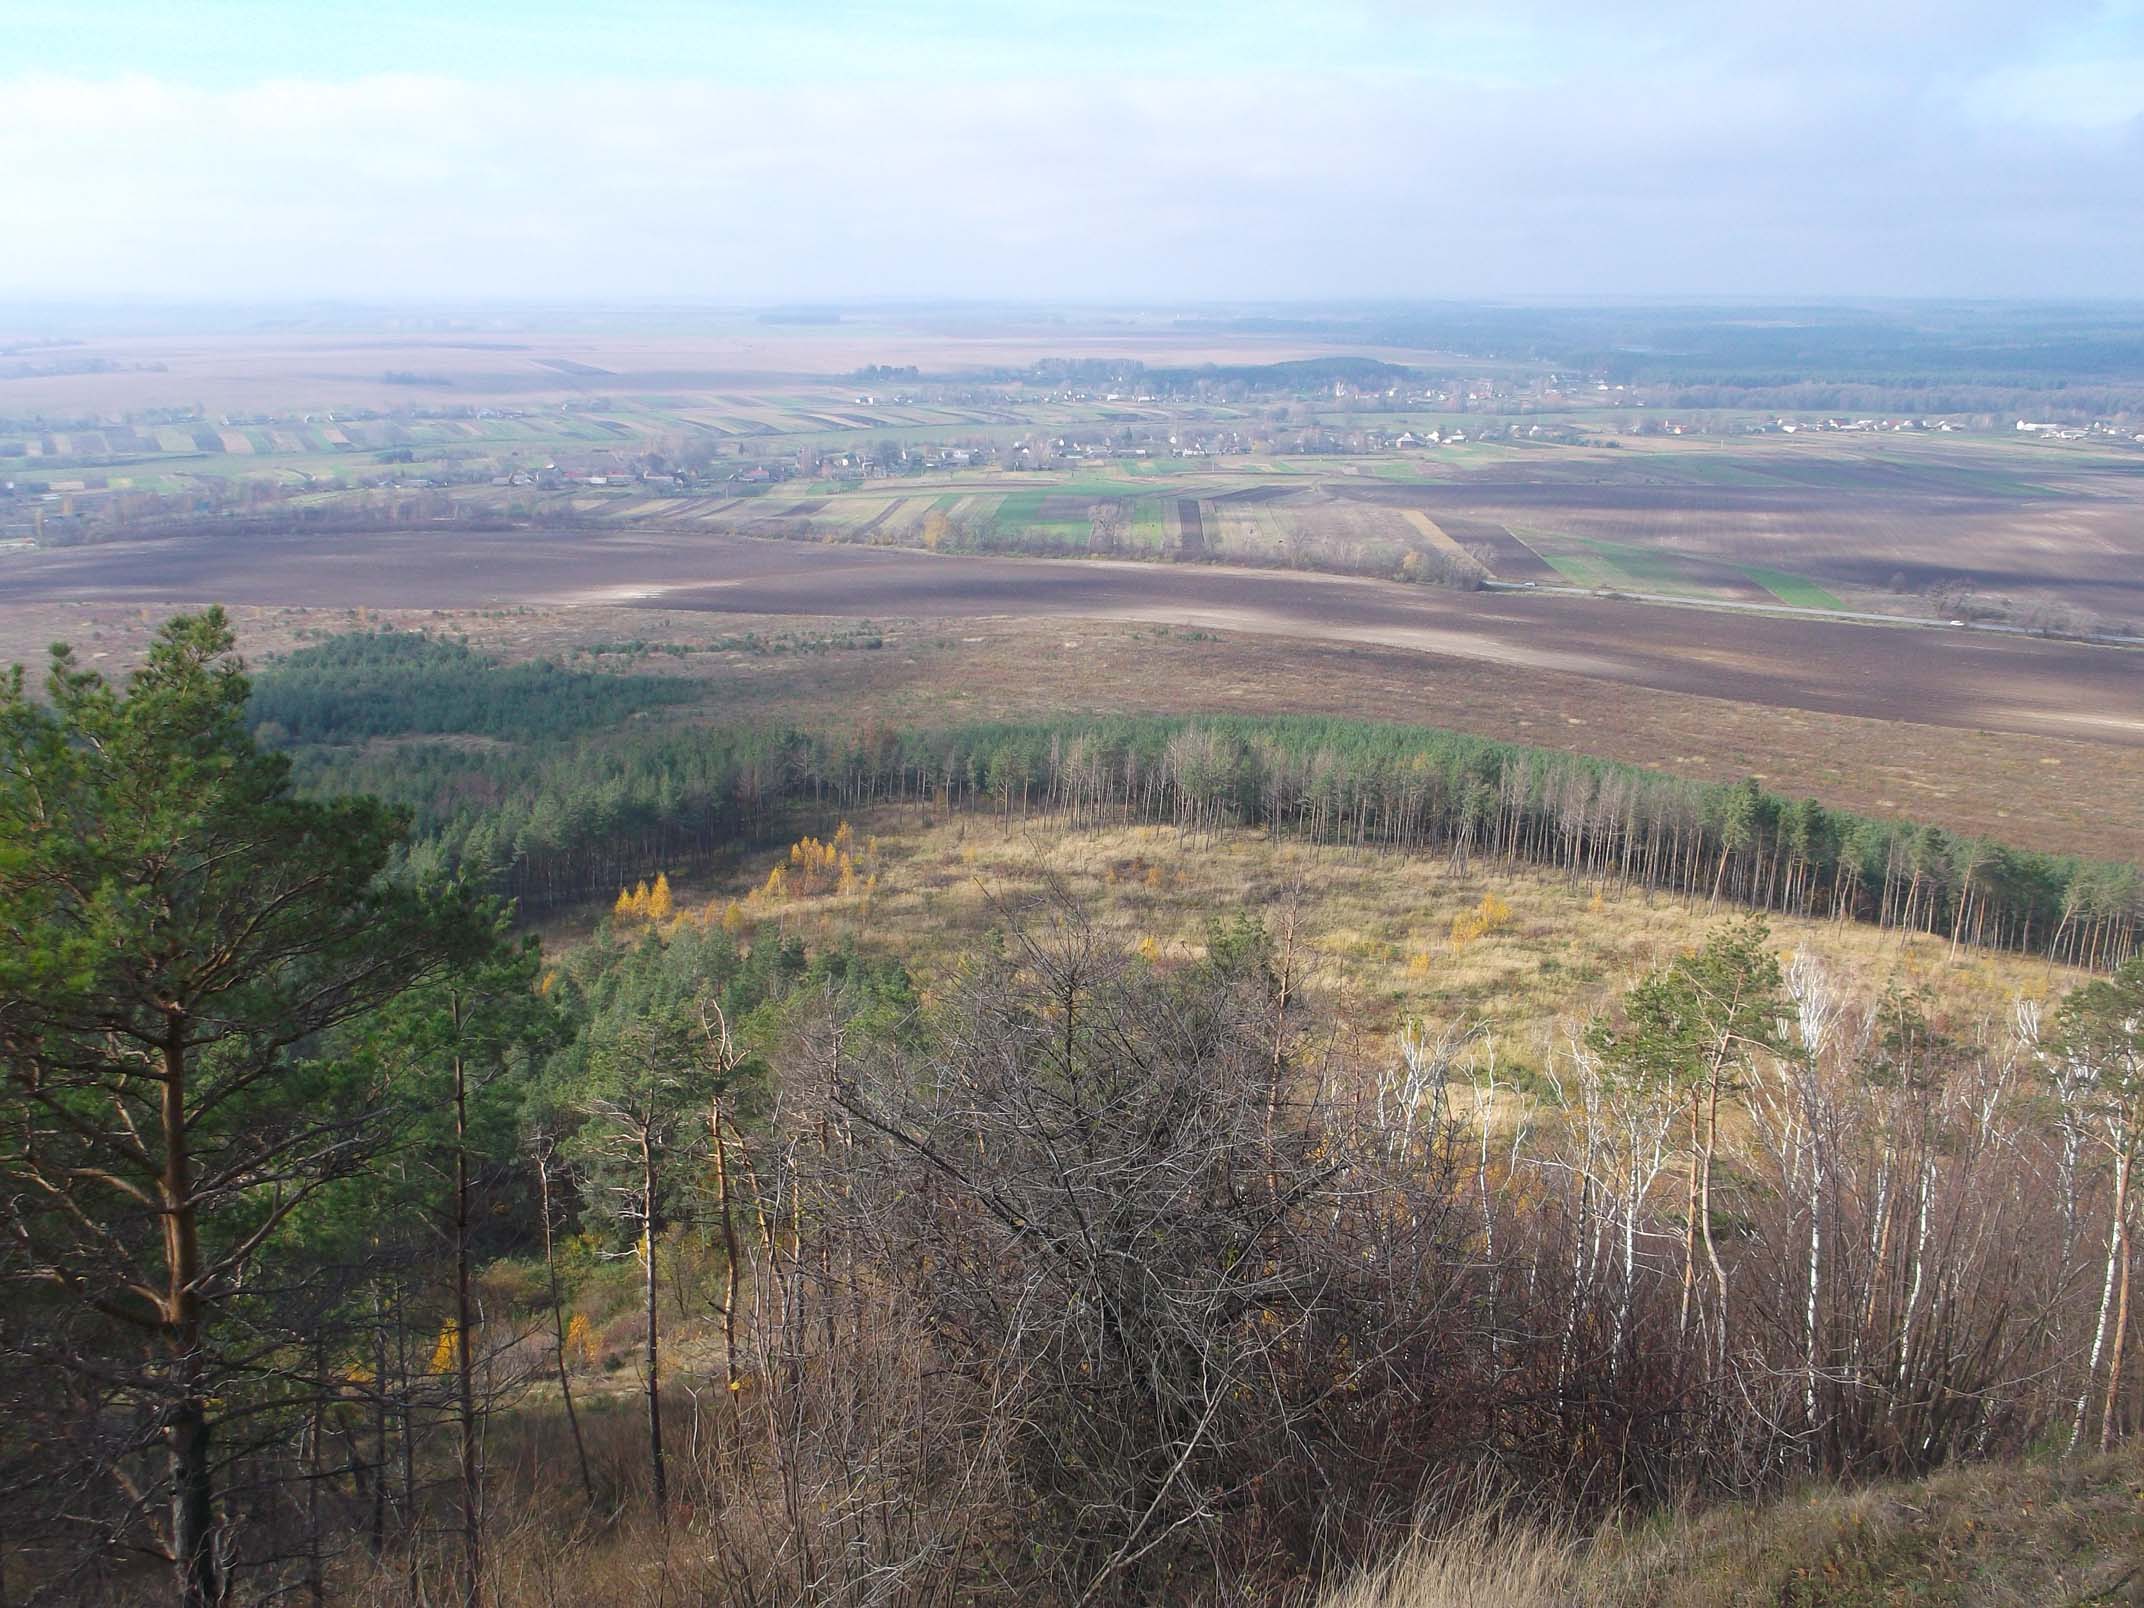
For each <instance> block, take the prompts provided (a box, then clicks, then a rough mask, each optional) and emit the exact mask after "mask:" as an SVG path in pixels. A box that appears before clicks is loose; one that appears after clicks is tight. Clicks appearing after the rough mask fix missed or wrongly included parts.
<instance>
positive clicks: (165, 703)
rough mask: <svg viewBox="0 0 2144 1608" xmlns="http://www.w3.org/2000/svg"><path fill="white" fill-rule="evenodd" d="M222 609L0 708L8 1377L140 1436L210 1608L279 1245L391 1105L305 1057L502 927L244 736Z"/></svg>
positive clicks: (181, 1592)
mask: <svg viewBox="0 0 2144 1608" xmlns="http://www.w3.org/2000/svg"><path fill="white" fill-rule="evenodd" d="M232 649H233V640H232V636H231V632H230V629H229V627H228V625H227V624H226V622H225V620H224V617H223V614H222V612H221V611H220V610H210V611H208V612H207V613H204V614H199V615H193V616H186V617H181V618H178V619H175V620H173V621H171V622H170V623H169V624H168V625H167V626H165V628H164V629H163V631H162V632H161V633H160V634H159V635H158V638H157V640H156V643H155V646H154V647H153V649H152V650H151V652H150V654H149V656H148V660H147V662H146V663H145V664H144V666H143V667H142V668H141V669H140V670H138V671H136V672H135V673H134V674H133V675H132V676H130V677H129V678H128V680H127V682H126V684H125V686H124V687H123V688H121V687H115V686H113V685H112V684H110V683H108V682H107V681H106V680H105V679H104V678H103V677H101V676H99V675H97V674H95V673H94V672H91V671H87V670H84V669H82V668H80V667H79V666H78V664H77V663H76V661H75V660H74V658H73V657H72V655H71V654H70V653H69V652H68V651H67V650H66V649H65V648H55V649H54V650H53V654H52V663H51V668H50V672H49V676H48V679H47V683H46V700H45V701H44V702H43V703H39V702H36V701H33V700H32V699H31V698H30V697H29V695H28V693H27V691H26V689H25V685H24V679H23V675H22V672H21V670H20V669H19V668H17V669H16V670H15V671H14V672H13V674H12V676H11V677H10V678H9V679H8V680H7V681H6V682H5V683H0V1089H4V1091H5V1101H6V1109H5V1112H4V1122H0V1130H4V1137H0V1168H4V1172H5V1179H6V1186H7V1187H6V1190H5V1197H6V1206H5V1209H6V1212H7V1214H8V1216H9V1218H10V1219H11V1220H10V1221H9V1223H8V1224H7V1230H8V1233H9V1238H10V1241H11V1243H10V1244H9V1246H8V1248H7V1250H6V1252H5V1256H6V1261H5V1262H4V1263H0V1267H4V1271H5V1274H6V1278H7V1282H8V1284H9V1285H10V1286H12V1287H13V1293H12V1294H9V1295H7V1296H6V1297H5V1300H6V1302H7V1304H9V1305H11V1306H13V1307H14V1308H15V1311H16V1313H17V1314H18V1317H17V1320H16V1321H13V1322H11V1323H9V1324H8V1325H7V1327H6V1329H5V1331H4V1332H5V1335H6V1339H7V1341H8V1344H9V1346H10V1349H11V1350H13V1351H14V1352H15V1355H14V1356H13V1357H11V1358H9V1359H8V1366H10V1367H18V1368H19V1367H32V1368H40V1369H47V1370H52V1371H53V1372H54V1374H55V1375H56V1382H58V1383H59V1384H61V1385H62V1386H63V1388H68V1389H79V1390H80V1392H81V1393H82V1395H83V1397H84V1399H87V1400H90V1401H93V1402H95V1403H96V1404H97V1406H96V1409H95V1416H96V1418H97V1421H98V1424H99V1426H100V1428H108V1426H111V1425H114V1424H116V1425H119V1426H122V1429H121V1432H120V1433H119V1434H118V1435H117V1437H116V1445H115V1447H114V1452H113V1455H112V1456H111V1458H110V1459H109V1460H108V1467H107V1469H106V1472H108V1473H109V1474H110V1475H112V1476H113V1477H114V1478H115V1479H116V1481H117V1483H118V1485H119V1488H120V1490H121V1492H122V1493H123V1498H124V1500H123V1512H124V1518H125V1521H126V1528H127V1529H129V1530H132V1529H133V1528H134V1526H135V1525H136V1524H139V1523H145V1524H146V1525H147V1526H148V1527H149V1529H150V1530H151V1531H152V1532H153V1533H154V1534H155V1536H156V1545H157V1547H158V1549H159V1550H160V1551H162V1552H163V1553H164V1555H165V1556H166V1557H167V1558H168V1560H169V1563H170V1567H171V1571H172V1576H173V1583H174V1596H175V1598H176V1600H178V1601H179V1602H181V1603H183V1604H186V1605H189V1608H192V1605H197V1604H198V1605H206V1604H209V1603H212V1602H216V1601H219V1600H222V1597H223V1594H224V1581H223V1579H222V1578H221V1577H222V1574H223V1570H224V1567H225V1559H226V1557H227V1556H228V1555H229V1554H230V1553H231V1551H232V1548H233V1544H234V1543H233V1540H232V1538H231V1537H229V1536H228V1535H224V1534H219V1530H220V1528H221V1526H222V1524H223V1522H224V1516H223V1515H222V1513H221V1511H220V1508H219V1493H218V1483H217V1482H218V1476H219V1470H220V1469H222V1468H223V1467H225V1466H226V1461H227V1455H228V1454H226V1453H225V1452H224V1451H223V1450H222V1449H221V1448H220V1447H219V1445H218V1433H219V1429H220V1428H222V1427H223V1425H224V1423H225V1422H233V1423H236V1424H238V1425H240V1426H241V1427H242V1425H243V1422H244V1418H245V1416H246V1415H248V1414H250V1413H260V1412H265V1411H272V1410H273V1409H274V1406H275V1404H276V1402H277V1401H278V1399H279V1398H284V1397H291V1396H294V1395H297V1394H299V1393H302V1392H303V1391H304V1390H305V1389H306V1388H308V1385H307V1383H306V1382H305V1381H304V1380H302V1379H300V1378H298V1377H295V1376H291V1377H285V1378H282V1379H280V1380H278V1378H277V1377H276V1372H275V1371H276V1369H277V1368H278V1367H279V1366H281V1364H280V1363H279V1359H280V1358H282V1357H284V1356H286V1355H288V1351H289V1341H290V1340H291V1339H292V1338H293V1336H292V1335H291V1334H290V1333H288V1332H286V1326H285V1325H284V1324H283V1323H282V1321H281V1319H280V1315H279V1306H278V1304H279V1303H286V1304H287V1305H288V1307H289V1309H291V1310H297V1309H299V1308H301V1307H302V1305H303V1301H302V1298H301V1296H300V1293H299V1292H296V1291H293V1290H292V1289H291V1288H290V1287H289V1284H288V1282H286V1281H281V1280H278V1279H274V1278H268V1277H266V1276H265V1275H266V1274H267V1273H269V1272H270V1271H272V1270H277V1269H278V1268H279V1267H280V1268H283V1269H285V1270H288V1269H291V1268H302V1267H303V1266H304V1265H305V1259H303V1258H299V1257H288V1256H286V1255H285V1253H286V1252H287V1251H288V1250H289V1247H290V1241H291V1239H292V1237H293V1236H295V1235H297V1234H299V1233H300V1232H301V1231H302V1230H303V1227H304V1225H305V1223H306V1221H307V1218H308V1216H309V1212H308V1208H309V1206H310V1205H311V1204H312V1203H314V1202H316V1201H323V1200H325V1199H326V1198H327V1195H328V1193H329V1191H330V1189H331V1186H332V1185H334V1184H335V1183H337V1182H338V1181H341V1180H346V1179H349V1178H351V1177H353V1176H355V1175H357V1174H358V1173H360V1172H362V1170H363V1169H364V1168H365V1167H366V1166H367V1164H368V1161H369V1160H370V1159H371V1158H372V1157H373V1156H374V1155H376V1154H377V1152H378V1150H379V1147H380V1146H382V1145H384V1144H386V1143H388V1142H389V1141H390V1138H391V1129H392V1127H393V1121H392V1114H393V1111H394V1109H395V1102H393V1101H392V1100H390V1099H388V1098H386V1097H385V1095H384V1094H383V1091H382V1090H381V1089H380V1088H379V1086H378V1085H377V1083H376V1082H375V1081H373V1080H371V1079H367V1078H364V1077H361V1076H354V1075H350V1074H349V1073H348V1072H347V1071H343V1070H339V1069H338V1068H337V1066H336V1065H335V1064H333V1063H330V1062H325V1061H321V1060H317V1059H313V1058H311V1057H310V1055H309V1052H310V1051H311V1050H313V1049H314V1048H315V1046H316V1043H317V1040H318V1037H319V1035H321V1034H322V1033H324V1032H325V1031H326V1030H328V1029H331V1028H334V1027H336V1026H338V1025H339V1024H342V1023H345V1022H349V1021H352V1020H354V1019H356V1018H358V1017H360V1016H362V1015H363V1014H364V1013H366V1012H368V1011H371V1010H373V1009H374V1008H376V1007H377V1006H379V1005H381V1004H382V1003H384V1002H386V1001H388V1000H391V999H393V998H395V997H396V996H398V995H399V994H401V993H402V992H403V991H405V990H407V989H409V988H410V987H412V986H413V985H415V984H417V983H420V982H422V981H424V980H425V979H427V978H428V977H430V976H433V975H435V974H437V973H439V972H441V971H442V970H444V969H445V968H447V967H448V966H450V965H452V964H455V963H459V962H465V961H468V960H470V959H472V958H474V957H475V955H476V954H477V953H478V952H480V951H481V950H483V949H484V948H485V947H486V946H487V944H488V943H489V941H490V933H491V931H492V928H491V924H490V922H489V921H488V920H486V919H484V918H483V916H482V914H481V913H480V912H479V911H478V909H477V908H476V906H475V905H474V903H473V902H471V901H468V900H465V899H463V898H461V897H460V896H458V895H454V894H444V895H429V896H428V895H424V894H421V893H419V892H418V891H416V890H414V889H412V888H410V887H407V886H404V885H401V884H399V883H397V882H395V881H393V880H391V879H390V878H389V877H388V876H387V874H386V873H387V870H388V867H389V863H390V859H391V856H392V854H393V852H394V850H395V848H396V846H397V844H399V843H400V841H401V840H402V836H403V832H404V828H405V821H404V819H403V817H402V816H401V814H400V813H399V812H397V811H395V810H393V809H391V808H389V807H387V806H385V805H382V804H380V803H377V802H375V801H372V800H369V799H335V800H327V801H311V800H305V799H300V798H298V797H296V796H294V794H293V793H292V791H291V786H290V779H289V774H288V767H287V765H286V763H285V762H284V760H283V759H281V758H280V757H278V756H275V755H271V754H266V753H263V752H261V751H260V750H259V749H257V748H256V746H255V744H254V742H253V740H252V738H251V737H250V736H249V735H248V731H247V720H246V700H247V693H248V684H247V680H246V677H245V675H244V673H243V669H242V667H241V666H240V665H239V664H238V662H237V661H236V660H235V658H234V657H233V654H232Z"/></svg>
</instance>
